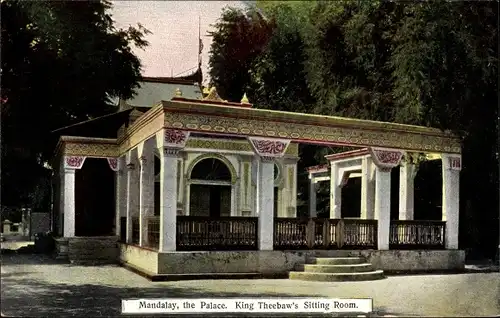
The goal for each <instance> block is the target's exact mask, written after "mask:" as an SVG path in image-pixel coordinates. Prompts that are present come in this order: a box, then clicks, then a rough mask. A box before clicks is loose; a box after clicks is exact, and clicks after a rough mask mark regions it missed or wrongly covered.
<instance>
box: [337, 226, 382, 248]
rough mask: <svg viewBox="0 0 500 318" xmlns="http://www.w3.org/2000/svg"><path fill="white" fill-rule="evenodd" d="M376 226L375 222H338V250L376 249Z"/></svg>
mask: <svg viewBox="0 0 500 318" xmlns="http://www.w3.org/2000/svg"><path fill="white" fill-rule="evenodd" d="M377 225H378V223H377V220H363V219H342V220H340V221H339V223H338V226H337V231H338V234H339V238H338V240H337V242H338V244H339V248H344V249H376V248H377V237H378V229H377Z"/></svg>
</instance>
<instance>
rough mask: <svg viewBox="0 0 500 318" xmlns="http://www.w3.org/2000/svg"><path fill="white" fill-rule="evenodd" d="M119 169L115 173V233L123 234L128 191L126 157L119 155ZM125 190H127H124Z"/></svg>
mask: <svg viewBox="0 0 500 318" xmlns="http://www.w3.org/2000/svg"><path fill="white" fill-rule="evenodd" d="M117 161H118V162H117V164H118V171H117V172H116V175H115V189H116V190H115V191H116V193H115V222H116V226H115V234H116V235H117V236H120V234H121V217H122V216H125V215H126V213H127V212H126V209H127V201H126V199H127V192H126V175H125V168H126V164H125V158H124V157H119V158H118V159H117ZM124 190H125V191H124Z"/></svg>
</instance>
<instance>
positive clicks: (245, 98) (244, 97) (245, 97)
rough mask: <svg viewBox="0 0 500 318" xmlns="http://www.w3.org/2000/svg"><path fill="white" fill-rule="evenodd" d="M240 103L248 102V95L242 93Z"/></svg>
mask: <svg viewBox="0 0 500 318" xmlns="http://www.w3.org/2000/svg"><path fill="white" fill-rule="evenodd" d="M240 103H242V104H250V101H249V100H248V97H247V93H245V94H243V98H242V99H241V101H240Z"/></svg>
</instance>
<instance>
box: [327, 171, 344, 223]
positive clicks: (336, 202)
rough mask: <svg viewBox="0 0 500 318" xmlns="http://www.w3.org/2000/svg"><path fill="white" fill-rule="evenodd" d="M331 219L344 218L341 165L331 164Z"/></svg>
mask: <svg viewBox="0 0 500 318" xmlns="http://www.w3.org/2000/svg"><path fill="white" fill-rule="evenodd" d="M330 165H331V169H330V219H340V218H341V217H342V213H341V207H342V182H341V178H342V176H341V174H340V169H339V165H338V163H336V162H333V161H331V162H330Z"/></svg>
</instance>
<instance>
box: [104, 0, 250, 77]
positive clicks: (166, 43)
mask: <svg viewBox="0 0 500 318" xmlns="http://www.w3.org/2000/svg"><path fill="white" fill-rule="evenodd" d="M112 3H113V9H112V10H111V15H112V18H113V20H115V25H116V27H118V28H127V27H128V26H129V25H133V26H135V25H137V23H140V24H142V25H143V26H144V27H145V28H146V29H148V30H149V31H151V32H152V34H149V35H147V36H146V40H147V41H148V42H149V43H150V44H149V46H148V47H146V48H145V49H144V50H142V49H138V48H134V52H135V54H136V55H137V56H138V57H139V59H140V60H141V62H142V65H143V71H142V73H143V76H149V77H155V76H166V77H169V76H181V75H186V74H189V73H190V72H191V71H194V70H195V69H196V66H197V65H198V55H197V51H198V29H199V28H198V25H200V29H201V38H202V41H203V46H204V49H203V53H202V70H203V77H204V82H206V81H207V79H208V52H209V50H210V43H211V38H210V37H208V36H207V32H208V31H209V30H211V29H212V28H211V27H210V25H212V24H214V23H215V22H216V21H217V19H218V18H219V17H220V15H221V12H222V9H223V8H224V7H226V6H231V7H238V8H243V7H244V5H245V4H244V1H112ZM189 69H192V70H191V71H190V72H185V71H187V70H189ZM183 72H185V73H183ZM180 73H182V74H180Z"/></svg>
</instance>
